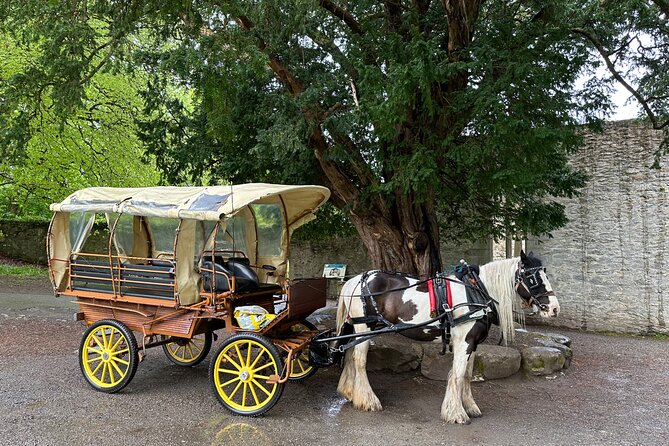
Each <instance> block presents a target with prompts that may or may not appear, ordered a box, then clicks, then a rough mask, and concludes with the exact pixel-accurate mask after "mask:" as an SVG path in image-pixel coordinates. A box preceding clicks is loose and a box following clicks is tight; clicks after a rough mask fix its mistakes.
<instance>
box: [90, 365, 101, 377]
mask: <svg viewBox="0 0 669 446" xmlns="http://www.w3.org/2000/svg"><path fill="white" fill-rule="evenodd" d="M103 365H104V362H100V364H98V366H97V367H96V368H95V369H93V371H92V372H91V375H93V376H95V374H96V373H98V370H100V367H102V366H103Z"/></svg>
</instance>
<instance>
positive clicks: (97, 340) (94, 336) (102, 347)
mask: <svg viewBox="0 0 669 446" xmlns="http://www.w3.org/2000/svg"><path fill="white" fill-rule="evenodd" d="M92 339H93V340H94V341H95V343H96V344H98V347H100V350H104V348H105V346H104V345H102V344H101V343H100V340H99V339H98V336H97V334H94V335H93V338H92ZM89 347H90V346H89Z"/></svg>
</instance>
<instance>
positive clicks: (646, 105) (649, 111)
mask: <svg viewBox="0 0 669 446" xmlns="http://www.w3.org/2000/svg"><path fill="white" fill-rule="evenodd" d="M571 31H572V32H574V33H576V34H580V35H582V36H583V37H585V38H586V39H588V40H589V41H590V42H591V43H592V45H593V46H594V47H595V49H596V50H597V52H599V54H600V55H601V56H602V59H604V63H605V64H606V68H608V70H609V72H610V73H611V75H612V76H613V78H614V79H615V80H617V81H618V83H620V85H622V86H623V87H625V89H626V90H627V91H628V92H630V94H631V95H632V96H634V98H635V99H636V100H637V101H638V102H639V104H640V105H641V107H642V108H643V110H644V111H645V112H646V115H647V116H648V119H650V122H651V124H653V128H654V129H656V130H661V129H663V128H664V127H667V126H669V120H667V121H665V122H661V121H660V120H659V119H658V117H657V116H656V115H655V113H653V110H652V109H651V108H650V104H649V103H648V102H649V101H648V100H647V99H645V98H644V97H643V96H642V95H641V93H640V92H639V91H638V90H637V89H635V88H634V87H633V86H632V85H630V84H629V83H628V82H627V81H626V80H625V79H624V78H623V76H622V75H621V74H620V73H619V72H618V70H617V69H616V66H615V64H614V63H613V61H612V60H611V57H610V53H609V52H608V51H607V50H606V48H604V45H603V44H602V42H601V41H600V40H599V39H598V38H597V36H595V35H594V34H592V33H590V32H589V31H587V30H585V29H583V28H572V30H571Z"/></svg>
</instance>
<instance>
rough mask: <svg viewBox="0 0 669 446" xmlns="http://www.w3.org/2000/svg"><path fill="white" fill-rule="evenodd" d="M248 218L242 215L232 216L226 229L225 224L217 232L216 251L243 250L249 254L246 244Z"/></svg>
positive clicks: (230, 251)
mask: <svg viewBox="0 0 669 446" xmlns="http://www.w3.org/2000/svg"><path fill="white" fill-rule="evenodd" d="M245 236H246V220H245V219H244V218H241V217H237V216H235V217H232V218H231V219H230V220H228V222H227V225H226V226H225V230H223V225H221V227H220V228H219V229H218V234H216V251H227V252H229V253H231V254H232V253H233V252H240V251H241V252H243V253H244V254H245V255H247V253H248V250H247V246H246V237H245Z"/></svg>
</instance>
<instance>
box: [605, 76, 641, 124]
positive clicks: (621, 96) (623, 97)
mask: <svg viewBox="0 0 669 446" xmlns="http://www.w3.org/2000/svg"><path fill="white" fill-rule="evenodd" d="M630 97H631V95H630V93H629V91H627V90H625V88H624V87H623V86H622V85H620V84H618V83H616V91H615V93H614V94H613V103H614V104H616V110H615V113H614V114H613V115H612V116H611V117H610V118H608V119H607V120H608V121H621V120H623V119H634V118H636V117H638V116H639V106H638V105H637V102H636V101H635V100H634V98H632V100H631V101H628V99H629V98H630ZM625 102H627V104H626V103H625Z"/></svg>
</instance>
